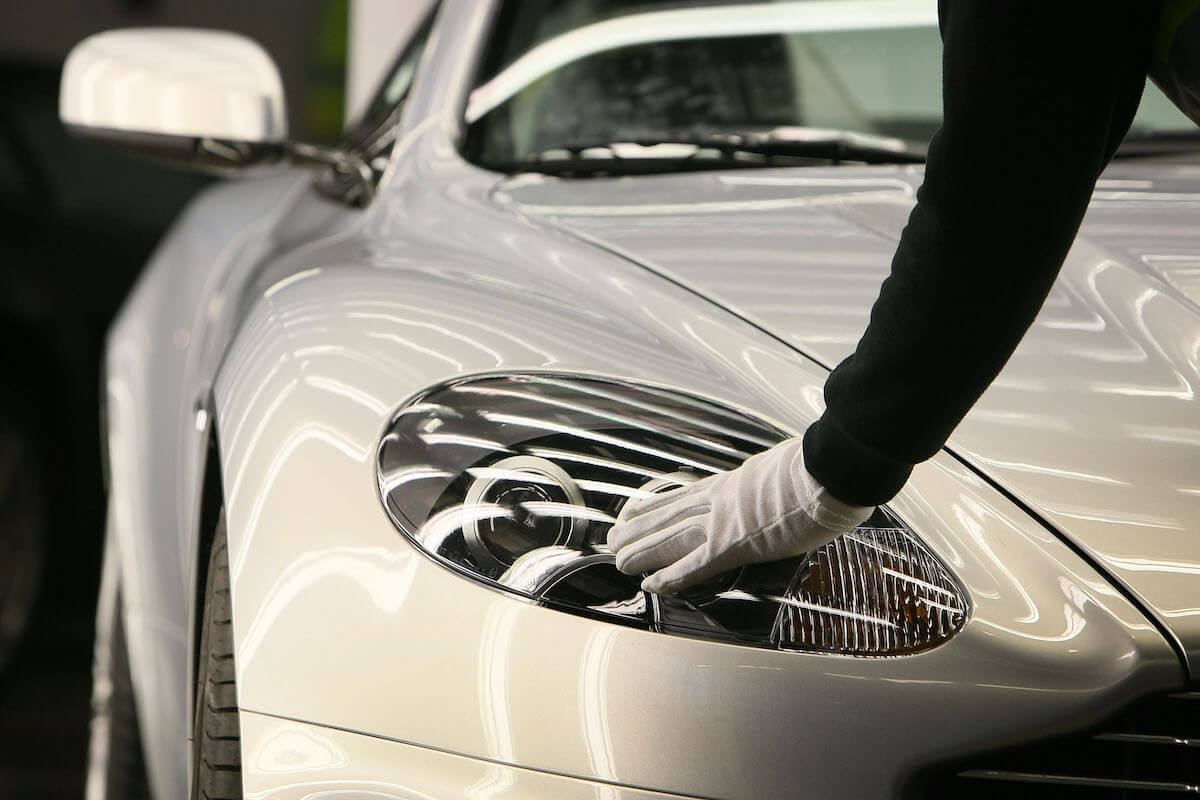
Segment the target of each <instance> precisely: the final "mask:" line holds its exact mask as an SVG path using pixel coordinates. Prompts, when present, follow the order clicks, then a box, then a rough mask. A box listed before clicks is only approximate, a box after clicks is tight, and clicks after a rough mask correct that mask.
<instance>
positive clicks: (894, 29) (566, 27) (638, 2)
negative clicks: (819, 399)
mask: <svg viewBox="0 0 1200 800" xmlns="http://www.w3.org/2000/svg"><path fill="white" fill-rule="evenodd" d="M940 120H941V40H940V37H939V34H938V29H937V4H936V0H790V1H789V2H761V0H760V1H759V2H736V1H735V2H730V0H724V2H713V0H690V1H689V0H682V1H681V0H505V2H504V3H503V4H502V7H501V10H500V13H499V15H498V18H497V23H496V25H495V28H494V33H493V38H492V41H491V43H490V45H489V48H488V52H487V53H486V55H485V62H484V66H483V70H482V73H481V75H480V80H479V81H478V82H477V86H476V88H475V90H474V91H473V92H472V94H471V97H470V101H469V103H468V106H467V122H468V123H469V126H470V127H469V129H468V136H467V143H466V152H467V155H468V157H469V158H471V159H472V160H474V161H476V162H477V163H480V164H482V165H485V166H492V167H494V168H500V169H504V168H512V167H513V165H519V164H527V163H531V162H535V161H537V160H538V159H539V158H540V157H541V156H542V154H545V153H548V152H552V151H556V150H562V149H564V148H571V147H582V146H595V145H597V144H598V143H603V142H611V143H619V142H637V143H639V144H642V145H647V146H649V145H652V144H653V143H654V142H659V141H661V142H672V141H685V142H688V141H696V140H697V137H698V136H705V135H709V134H712V135H727V134H758V133H762V132H766V131H771V130H778V129H781V128H788V129H801V128H805V129H821V130H822V131H824V132H839V133H854V134H864V135H870V136H878V137H888V138H889V139H891V140H902V141H904V142H906V143H909V144H911V145H912V146H913V148H916V149H919V150H923V148H924V146H925V144H927V143H928V141H929V138H930V137H931V136H932V135H933V132H934V130H936V128H937V126H938V124H939V122H940ZM1195 130H1196V129H1195V126H1194V125H1193V124H1192V123H1191V122H1190V121H1189V120H1188V119H1187V118H1186V117H1185V116H1183V114H1181V113H1180V112H1179V111H1178V110H1176V108H1175V107H1174V106H1173V105H1172V104H1171V103H1170V101H1168V100H1167V99H1166V98H1165V97H1164V96H1163V95H1162V93H1161V92H1159V91H1158V89H1157V88H1155V87H1154V86H1153V85H1152V84H1149V85H1147V88H1146V96H1145V98H1144V99H1143V102H1142V106H1141V109H1140V110H1139V112H1138V115H1137V119H1136V120H1135V122H1134V128H1133V131H1132V132H1131V137H1132V136H1146V135H1147V134H1161V133H1164V132H1173V133H1180V132H1187V133H1194V132H1195ZM578 153H579V150H578V149H576V150H573V151H571V154H572V155H578ZM660 160H661V159H660ZM846 160H854V159H853V158H850V159H846Z"/></svg>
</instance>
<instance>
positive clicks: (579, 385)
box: [537, 378, 779, 447]
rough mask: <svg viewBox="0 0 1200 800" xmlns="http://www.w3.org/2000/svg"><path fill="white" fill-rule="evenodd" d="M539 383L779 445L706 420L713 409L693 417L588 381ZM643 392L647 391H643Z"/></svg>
mask: <svg viewBox="0 0 1200 800" xmlns="http://www.w3.org/2000/svg"><path fill="white" fill-rule="evenodd" d="M537 382H538V383H540V384H544V385H547V386H557V387H559V388H560V389H566V390H568V391H572V392H579V393H582V394H587V395H591V396H592V397H603V398H604V399H606V400H612V401H614V402H618V403H621V404H622V405H626V406H630V407H631V408H637V409H641V410H642V411H650V412H652V413H655V414H661V415H663V416H666V417H670V418H671V419H675V420H678V421H680V422H686V423H688V424H689V425H692V426H695V427H697V428H704V429H705V430H710V431H712V432H714V433H719V434H722V435H724V436H730V437H732V438H734V439H741V440H742V441H744V442H750V443H751V444H756V445H759V446H760V447H770V446H772V445H775V444H778V443H779V442H778V440H776V439H766V438H764V437H762V436H755V435H754V434H753V433H750V432H747V431H737V430H734V429H732V428H727V427H725V426H724V425H718V424H717V423H715V422H713V421H712V420H711V419H707V418H706V417H712V416H713V415H714V411H713V408H711V407H704V409H703V412H704V414H705V416H693V415H691V414H685V413H683V412H681V411H680V410H679V409H677V408H663V407H662V406H659V405H655V404H654V403H647V402H644V401H641V400H634V399H633V398H632V397H626V396H624V395H621V394H618V393H617V392H610V391H605V390H604V389H602V388H600V387H598V386H593V385H591V384H589V383H588V382H586V381H576V382H573V383H568V382H567V381H563V380H555V379H553V378H539V379H538V380H537ZM643 391H646V390H645V389H643ZM646 393H647V394H649V393H650V392H649V391H646ZM672 399H674V400H675V401H676V402H682V401H684V400H685V399H686V398H684V397H682V396H681V397H678V398H672Z"/></svg>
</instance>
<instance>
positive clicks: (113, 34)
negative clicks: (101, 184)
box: [59, 28, 287, 142]
mask: <svg viewBox="0 0 1200 800" xmlns="http://www.w3.org/2000/svg"><path fill="white" fill-rule="evenodd" d="M59 116H60V117H62V120H63V122H66V123H68V124H70V125H77V126H80V127H85V128H98V129H101V130H106V131H113V132H115V131H120V132H128V133H134V134H150V135H164V136H197V137H199V136H208V137H212V138H215V139H225V140H233V141H242V142H282V141H284V140H285V139H286V138H287V117H286V113H285V111H284V100H283V83H282V82H281V81H280V79H279V72H278V70H276V68H275V63H274V62H273V61H272V60H271V57H270V56H268V55H267V53H266V51H265V50H263V49H262V47H260V46H259V45H258V43H257V42H254V41H252V40H250V39H247V38H246V37H245V36H240V35H238V34H234V33H226V32H224V31H207V30H200V29H194V28H139V29H126V30H115V31H106V32H104V33H98V34H96V35H94V36H90V37H88V38H87V39H84V40H83V41H82V42H80V43H79V44H78V45H76V46H75V47H74V49H72V50H71V53H70V54H69V55H68V56H67V60H66V63H65V64H64V65H63V80H62V93H61V95H60V99H59Z"/></svg>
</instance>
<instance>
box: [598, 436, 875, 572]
mask: <svg viewBox="0 0 1200 800" xmlns="http://www.w3.org/2000/svg"><path fill="white" fill-rule="evenodd" d="M629 503H631V504H632V505H631V507H630V508H629V509H628V510H626V511H624V512H623V513H622V520H621V521H619V522H617V523H616V524H615V525H613V527H612V529H611V530H610V531H609V533H608V546H609V548H610V549H611V550H612V552H613V553H614V554H615V555H616V558H617V569H619V570H621V571H622V572H624V573H626V574H628V575H636V574H638V573H642V572H653V574H652V575H649V576H648V577H646V579H645V580H643V581H642V588H643V589H645V590H646V591H649V592H657V593H659V594H671V593H673V592H677V591H679V590H680V589H684V588H686V587H688V586H691V585H693V584H696V583H699V582H700V581H703V580H705V579H707V578H710V577H712V576H714V575H717V574H720V573H722V572H725V571H726V570H730V569H734V568H735V567H740V566H742V565H743V564H753V563H757V562H760V561H776V560H778V559H781V558H789V557H791V556H798V555H801V554H803V553H806V552H808V551H810V550H815V549H816V548H818V547H821V546H822V545H824V544H827V543H829V542H831V541H833V540H834V539H836V538H837V537H838V536H840V535H841V534H843V533H846V532H847V531H851V530H853V529H854V528H856V527H857V526H859V525H861V524H862V523H863V522H865V521H866V519H867V517H869V516H871V512H872V511H874V510H875V509H874V508H871V507H867V506H852V505H849V504H847V503H843V502H842V501H840V500H838V499H836V498H835V497H832V496H831V495H830V494H829V492H828V491H826V489H825V488H824V487H823V486H821V484H819V483H817V481H816V479H815V478H813V476H812V475H809V474H808V470H807V469H805V467H804V448H803V445H802V442H801V440H800V439H788V440H787V441H785V442H781V443H780V444H778V445H776V446H775V447H772V448H771V449H770V450H766V451H764V452H762V453H759V454H757V455H755V456H751V457H750V458H748V459H747V460H746V462H745V463H744V464H742V465H741V466H740V467H738V468H737V469H735V470H732V471H730V472H722V473H720V474H717V475H711V476H709V477H707V478H705V479H703V480H701V481H697V482H696V483H693V484H689V485H688V486H684V487H681V488H679V489H675V490H673V491H670V492H664V493H663V494H656V495H652V496H650V497H647V498H643V499H641V500H630V501H629Z"/></svg>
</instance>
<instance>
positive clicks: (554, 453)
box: [524, 447, 667, 478]
mask: <svg viewBox="0 0 1200 800" xmlns="http://www.w3.org/2000/svg"><path fill="white" fill-rule="evenodd" d="M524 449H525V452H526V453H528V454H529V455H531V456H541V457H542V458H548V459H550V460H558V461H578V462H579V463H580V464H591V465H592V466H593V467H604V468H606V469H615V470H618V471H620V472H630V473H632V474H634V475H645V476H646V477H647V478H662V477H664V476H665V475H667V473H665V472H663V471H661V470H656V469H647V468H645V467H640V466H638V465H637V464H630V463H628V462H626V461H613V460H612V459H608V458H599V457H597V456H589V455H587V454H585V453H573V452H571V451H570V450H558V449H556V448H553V447H526V448H524Z"/></svg>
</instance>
